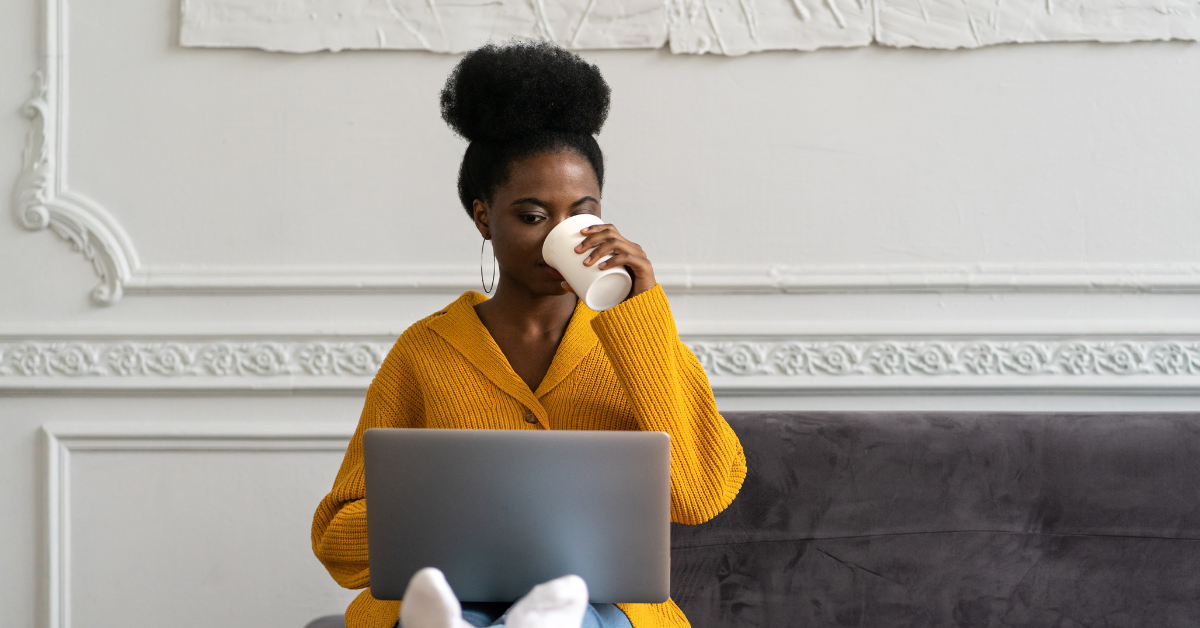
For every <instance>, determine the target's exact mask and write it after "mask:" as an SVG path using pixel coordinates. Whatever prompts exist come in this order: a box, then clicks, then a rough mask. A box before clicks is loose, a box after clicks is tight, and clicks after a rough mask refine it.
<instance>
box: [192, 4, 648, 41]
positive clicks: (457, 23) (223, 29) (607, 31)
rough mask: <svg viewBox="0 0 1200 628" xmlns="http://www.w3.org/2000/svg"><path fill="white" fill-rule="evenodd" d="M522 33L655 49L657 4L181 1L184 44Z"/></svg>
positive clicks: (499, 36)
mask: <svg viewBox="0 0 1200 628" xmlns="http://www.w3.org/2000/svg"><path fill="white" fill-rule="evenodd" d="M509 37H523V38H532V39H543V40H549V41H554V42H556V43H558V44H560V45H563V46H570V47H577V48H659V47H661V46H662V45H663V44H664V43H665V42H666V20H665V8H664V6H663V3H662V2H661V0H603V1H601V0H466V1H452V2H443V1H442V0H382V1H380V0H315V1H309V2H271V3H264V2H260V1H258V0H184V2H183V21H182V30H181V32H180V42H181V43H182V44H183V45H184V46H241V47H256V48H265V49H267V50H280V51H286V52H311V51H315V50H341V49H347V48H350V49H353V48H359V49H361V48H390V49H401V50H433V51H437V52H462V51H466V50H470V49H472V48H475V47H477V46H479V45H481V44H483V43H486V42H487V41H489V40H492V39H507V38H509Z"/></svg>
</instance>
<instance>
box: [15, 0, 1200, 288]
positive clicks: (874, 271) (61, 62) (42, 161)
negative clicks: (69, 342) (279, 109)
mask: <svg viewBox="0 0 1200 628" xmlns="http://www.w3.org/2000/svg"><path fill="white" fill-rule="evenodd" d="M44 2H45V4H44V6H43V21H44V24H43V29H42V33H43V42H42V43H43V49H42V54H41V68H40V69H39V71H38V72H37V74H36V75H35V78H36V86H35V89H34V93H33V96H32V97H31V98H30V99H29V100H28V101H27V102H26V103H25V105H24V107H23V108H22V111H23V113H24V115H25V116H26V117H27V118H28V119H29V121H30V124H31V129H30V130H29V133H28V136H27V140H26V147H25V155H24V160H23V167H22V170H21V172H20V175H19V177H18V180H17V183H16V186H15V188H14V192H13V211H14V212H15V216H16V219H17V222H18V223H19V224H20V225H21V226H23V227H24V228H26V229H29V230H31V231H47V230H48V231H51V232H53V233H56V234H58V236H59V237H61V238H63V239H64V240H66V241H67V242H68V243H69V244H70V245H71V246H72V248H74V249H75V250H76V251H78V252H79V253H81V254H82V255H83V257H84V259H85V260H87V261H88V262H89V263H90V264H91V266H92V268H93V270H94V271H95V273H96V275H97V276H98V277H99V280H100V281H99V284H98V285H97V286H96V288H95V289H94V290H93V291H92V295H91V296H92V299H93V301H95V302H96V303H98V304H102V305H110V304H113V303H116V302H117V301H119V300H120V299H121V298H122V297H123V296H124V295H125V294H126V293H130V294H147V295H156V294H173V293H197V294H230V293H243V294H278V293H297V292H299V293H315V294H339V293H347V292H354V293H359V292H389V293H406V292H419V293H428V292H439V293H440V292H446V293H458V292H462V291H464V290H469V289H472V288H477V287H478V269H477V267H475V266H474V265H473V264H464V265H462V266H457V265H444V266H427V265H409V266H366V267H364V266H320V267H301V266H286V267H235V266H231V267H211V266H207V267H203V268H199V267H197V268H184V267H163V266H154V265H143V264H141V263H140V262H139V259H138V255H137V251H136V249H135V247H134V245H133V242H132V241H131V240H130V238H129V236H128V234H127V233H126V232H125V230H124V229H123V228H122V227H121V225H120V223H119V222H117V220H116V219H115V218H114V217H113V216H112V214H110V213H109V212H108V210H106V209H105V208H104V207H103V206H102V205H101V204H100V203H98V202H96V201H95V200H93V199H90V198H88V197H87V196H86V195H84V194H81V193H79V192H78V191H75V190H72V189H71V188H70V187H69V186H68V184H67V154H68V153H67V145H68V142H67V128H68V125H67V119H68V118H67V112H68V108H69V107H68V104H69V99H68V85H69V82H68V79H67V71H68V58H69V55H68V52H69V51H68V45H67V43H68V39H69V38H68V36H67V34H68V28H67V13H68V12H67V7H68V2H69V0H44ZM657 270H658V276H659V280H660V282H661V283H662V284H663V285H664V287H666V288H667V289H668V290H671V291H672V292H676V293H682V292H704V293H716V294H726V293H728V294H736V293H743V292H759V293H879V292H976V291H977V292H1050V293H1075V292H1118V293H1142V292H1171V293H1191V294H1197V293H1200V264H1195V263H1183V264H1107V265H1105V264H1065V265H1064V264H1058V265H1054V264H931V265H844V266H832V265H829V266H827V265H820V266H788V265H780V264H758V265H720V264H718V265H691V264H662V265H660V266H659V268H658V269H657Z"/></svg>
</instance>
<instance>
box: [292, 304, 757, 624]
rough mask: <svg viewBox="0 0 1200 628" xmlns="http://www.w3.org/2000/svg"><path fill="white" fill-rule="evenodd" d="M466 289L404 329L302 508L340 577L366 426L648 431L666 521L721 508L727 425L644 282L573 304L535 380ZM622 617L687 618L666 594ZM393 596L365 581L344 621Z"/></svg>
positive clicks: (361, 578) (736, 472) (349, 544)
mask: <svg viewBox="0 0 1200 628" xmlns="http://www.w3.org/2000/svg"><path fill="white" fill-rule="evenodd" d="M485 299H486V297H484V296H483V295H482V294H479V293H478V292H467V293H464V294H463V295H462V296H461V297H459V298H458V299H457V300H456V301H454V302H453V303H451V304H450V305H449V306H448V307H446V308H445V309H443V310H441V311H439V312H437V313H435V314H433V315H432V316H429V317H428V318H425V319H423V320H421V321H419V322H417V323H416V324H414V325H413V326H412V327H409V328H408V330H406V331H405V332H404V334H403V335H402V336H400V339H399V340H397V341H396V345H395V346H394V347H393V348H392V350H391V352H389V353H388V356H387V358H386V359H385V360H384V362H383V365H382V366H381V367H380V368H379V373H378V374H376V375H375V379H374V381H372V382H371V387H370V388H369V389H368V390H367V399H366V404H365V405H364V406H363V411H362V416H361V418H360V419H359V422H358V429H356V430H355V432H354V437H353V438H352V439H351V440H350V445H349V448H348V449H347V450H346V457H345V459H344V460H343V461H342V466H341V469H340V470H339V471H338V474H337V478H336V479H335V480H334V483H333V490H331V491H330V492H329V495H327V496H326V497H325V499H323V500H322V501H321V504H320V505H319V506H318V507H317V512H316V514H315V515H314V516H313V525H312V545H313V552H314V553H316V555H317V558H318V559H320V561H321V563H322V564H324V565H325V568H326V569H328V570H329V573H330V575H332V576H333V578H334V580H336V581H337V582H338V584H340V585H342V586H343V587H346V588H351V589H357V588H362V587H367V586H368V585H369V584H370V574H369V571H368V568H367V514H366V512H367V511H366V508H367V504H366V500H365V490H364V484H363V457H362V433H363V431H364V430H366V429H368V428H372V427H436V428H466V429H510V430H529V429H541V430H546V429H550V430H651V431H659V432H667V433H668V434H670V435H671V520H672V521H675V522H679V523H687V524H697V523H702V522H704V521H707V520H708V519H710V518H712V517H713V516H714V515H716V514H717V513H719V512H721V511H722V510H724V509H725V507H726V506H728V505H729V503H730V502H732V501H733V498H734V497H735V496H736V495H737V493H738V490H739V489H740V488H741V486H742V480H743V478H745V475H746V458H745V456H744V455H743V453H742V446H741V443H739V442H738V439H737V436H736V435H734V433H733V430H731V429H730V428H729V425H728V424H727V423H726V422H725V420H724V419H723V418H721V416H720V415H719V414H717V407H716V403H715V402H714V401H713V396H712V390H711V389H710V388H709V385H708V378H707V377H706V376H705V374H704V370H703V368H702V367H701V366H700V363H699V362H698V361H697V360H696V357H695V356H694V355H692V353H691V351H689V350H688V348H687V347H686V346H685V345H684V344H683V343H682V342H680V340H679V337H678V334H677V332H676V330H675V321H674V319H673V318H672V316H671V310H670V306H669V305H668V304H667V298H666V295H664V294H663V292H662V288H661V287H660V286H656V287H654V288H653V289H651V290H648V291H646V292H644V293H642V294H640V295H638V296H636V297H634V298H632V299H629V300H627V301H625V302H624V303H622V304H620V305H618V306H616V307H614V308H612V309H610V310H607V311H605V312H603V313H600V314H597V313H596V312H593V311H592V310H590V309H588V308H587V307H585V306H584V305H583V304H582V302H580V303H579V304H577V305H576V307H575V311H574V313H573V314H572V316H571V321H570V323H569V324H568V325H567V330H566V332H565V334H564V335H563V339H562V342H561V343H560V344H559V346H558V351H557V352H556V353H555V354H554V360H553V361H552V362H551V364H550V369H549V371H547V373H546V376H545V378H544V379H543V380H542V383H541V384H540V385H539V386H538V389H537V390H536V391H531V390H529V387H528V386H527V385H526V384H525V382H524V381H523V380H522V379H521V378H520V377H519V376H518V375H517V374H516V372H515V371H513V369H512V367H511V366H510V365H509V363H508V360H507V359H506V358H505V357H504V354H503V352H501V351H500V348H499V346H497V345H496V342H495V341H494V340H493V339H492V336H491V334H489V333H488V331H487V328H486V327H484V325H483V323H482V322H481V321H480V320H479V317H478V315H477V314H476V313H475V309H474V307H475V306H476V305H478V304H479V303H481V302H483V301H484V300H485ZM618 606H619V607H620V608H621V610H622V611H624V612H625V614H626V615H627V616H628V617H629V620H630V622H631V623H632V624H633V626H634V628H668V627H670V628H676V627H684V626H688V625H689V624H688V621H687V618H686V617H684V615H683V612H682V611H681V610H679V607H678V606H676V605H675V603H674V602H673V601H670V600H668V601H667V602H665V603H662V604H620V605H618ZM399 607H400V603H399V602H396V601H385V600H376V599H375V598H374V597H372V596H371V591H370V589H367V590H365V591H363V592H362V594H360V595H359V596H358V597H357V598H356V599H355V600H354V601H353V602H351V603H350V606H349V608H347V609H346V626H347V628H392V626H394V625H395V623H396V618H397V614H398V612H399Z"/></svg>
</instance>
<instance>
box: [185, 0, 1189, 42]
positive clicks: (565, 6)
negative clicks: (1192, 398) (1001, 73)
mask: <svg viewBox="0 0 1200 628" xmlns="http://www.w3.org/2000/svg"><path fill="white" fill-rule="evenodd" d="M664 4H665V7H664ZM183 8H184V11H183V21H182V30H181V36H180V40H181V42H182V43H183V45H185V46H242V47H257V48H265V49H267V50H282V51H288V52H311V51H316V50H341V49H343V48H395V49H418V50H434V51H439V52H461V51H464V50H469V49H471V48H473V47H475V46H478V45H480V44H482V43H484V42H486V41H489V40H496V39H506V38H508V37H524V38H531V39H540V40H548V41H554V42H556V43H558V44H560V45H564V46H569V47H573V48H657V47H661V46H662V45H663V44H664V43H665V42H666V41H667V33H668V32H669V34H670V37H669V38H670V44H671V51H672V52H675V53H693V54H696V53H700V54H703V53H719V54H728V55H740V54H746V53H748V52H758V51H763V50H814V49H817V48H823V47H829V46H842V47H844V46H865V45H868V44H870V43H872V42H877V43H882V44H886V45H890V46H918V47H924V48H964V47H966V48H973V47H978V46H986V45H989V44H999V43H1010V42H1043V41H1085V40H1086V41H1114V42H1117V41H1139V40H1166V39H1186V40H1195V39H1196V38H1197V37H1198V36H1200V4H1198V3H1197V2H1195V1H1194V0H1163V1H1161V2H1160V1H1158V0H1133V1H1124V0H1099V1H1093V0H1010V1H1008V2H994V1H992V0H666V1H665V3H664V2H659V1H655V0H620V1H613V2H607V1H603V2H602V1H600V0H528V1H522V0H469V1H467V2H452V3H446V2H442V1H441V0H384V1H382V2H372V1H369V0H318V1H311V2H303V3H301V2H286V3H262V2H257V1H256V0H184V2H183Z"/></svg>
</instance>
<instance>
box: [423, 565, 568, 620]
mask: <svg viewBox="0 0 1200 628" xmlns="http://www.w3.org/2000/svg"><path fill="white" fill-rule="evenodd" d="M587 607H588V590H587V583H586V582H584V581H583V578H580V577H579V576H563V577H561V578H555V579H554V580H551V581H549V582H543V583H542V584H539V585H537V586H536V587H533V589H532V590H531V591H530V592H529V593H526V594H525V597H523V598H521V599H519V600H517V602H516V603H515V604H513V605H512V607H511V608H509V609H508V618H507V619H506V620H505V624H506V625H507V627H508V628H579V627H580V625H581V624H583V615H584V613H586V612H587ZM405 628H408V627H407V626H406V627H405Z"/></svg>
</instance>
